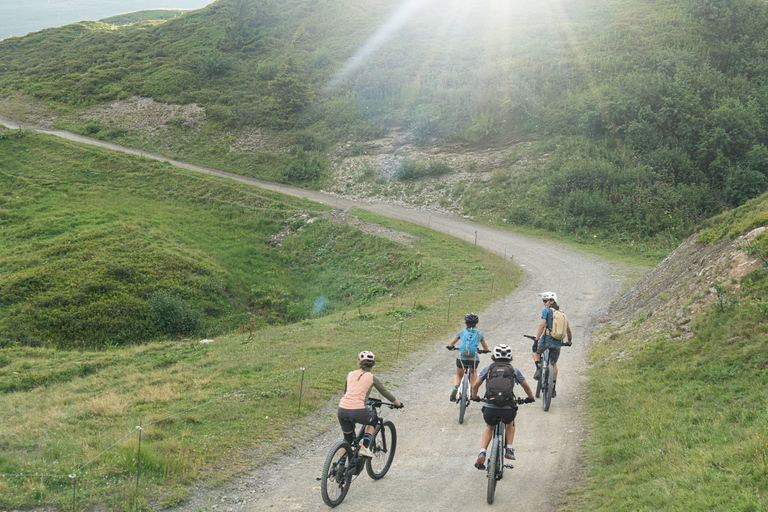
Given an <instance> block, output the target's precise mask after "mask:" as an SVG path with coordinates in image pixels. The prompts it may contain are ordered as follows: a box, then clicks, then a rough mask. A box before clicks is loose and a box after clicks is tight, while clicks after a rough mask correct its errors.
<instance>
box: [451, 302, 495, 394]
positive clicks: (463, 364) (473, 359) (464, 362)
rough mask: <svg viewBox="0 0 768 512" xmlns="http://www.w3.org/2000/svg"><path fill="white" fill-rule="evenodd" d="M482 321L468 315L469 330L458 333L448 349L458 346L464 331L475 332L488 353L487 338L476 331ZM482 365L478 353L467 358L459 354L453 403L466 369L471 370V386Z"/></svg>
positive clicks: (473, 315) (470, 314)
mask: <svg viewBox="0 0 768 512" xmlns="http://www.w3.org/2000/svg"><path fill="white" fill-rule="evenodd" d="M479 321H480V317H478V316H477V315H476V314H474V313H467V315H466V316H465V317H464V323H465V324H466V326H467V328H466V329H464V330H462V331H459V332H458V333H456V336H455V337H454V338H453V339H452V340H451V342H450V343H448V346H447V347H446V348H447V349H449V350H451V349H453V347H454V346H456V343H458V342H459V340H460V339H461V335H462V333H463V332H464V331H473V330H474V332H476V333H477V336H478V340H479V341H478V344H479V345H482V346H483V350H485V351H486V352H488V344H487V343H486V342H485V336H483V333H481V332H480V331H478V330H477V329H475V327H476V326H477V324H478V322H479ZM479 365H480V359H479V358H478V356H477V353H475V354H473V355H472V356H469V357H465V356H462V355H461V354H459V357H457V358H456V376H455V377H454V378H453V391H451V398H450V400H451V402H455V401H456V395H457V393H458V391H459V384H461V379H462V378H463V377H464V368H467V369H468V370H469V382H470V385H472V384H474V383H475V380H477V375H476V374H477V367H478V366H479Z"/></svg>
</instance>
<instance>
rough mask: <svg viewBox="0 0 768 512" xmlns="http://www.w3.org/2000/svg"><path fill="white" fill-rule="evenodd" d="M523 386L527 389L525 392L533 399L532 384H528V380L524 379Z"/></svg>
mask: <svg viewBox="0 0 768 512" xmlns="http://www.w3.org/2000/svg"><path fill="white" fill-rule="evenodd" d="M520 385H521V386H523V389H524V390H525V393H526V394H527V395H528V398H530V399H531V400H533V391H531V386H529V385H528V381H525V380H524V381H523V382H522V383H521V384H520Z"/></svg>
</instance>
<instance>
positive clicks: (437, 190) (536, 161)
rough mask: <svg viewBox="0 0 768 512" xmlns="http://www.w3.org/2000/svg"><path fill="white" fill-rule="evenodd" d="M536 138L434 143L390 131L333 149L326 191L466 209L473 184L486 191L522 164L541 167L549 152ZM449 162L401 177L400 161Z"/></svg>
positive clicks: (360, 198)
mask: <svg viewBox="0 0 768 512" xmlns="http://www.w3.org/2000/svg"><path fill="white" fill-rule="evenodd" d="M534 148H535V143H534V142H531V141H523V140H516V139H508V140H501V141H496V142H495V143H493V144H487V145H482V146H480V145H477V144H469V143H450V142H435V143H433V144H430V145H426V146H420V145H416V144H413V143H412V142H410V141H409V138H408V135H407V133H405V132H404V131H402V130H391V131H390V132H389V133H388V134H387V135H386V136H384V137H381V138H379V139H375V140H371V141H367V142H365V143H359V142H351V141H349V142H344V143H340V144H337V145H336V146H334V147H333V148H332V149H331V150H330V151H329V153H328V155H327V156H328V160H329V161H330V162H332V164H331V169H330V177H329V180H328V181H329V185H328V186H327V187H326V189H325V190H324V191H325V192H328V193H331V194H337V195H340V196H342V197H344V198H347V199H351V200H356V201H363V202H386V203H389V204H395V205H399V206H411V207H417V208H418V209H420V210H430V211H436V212H443V213H461V211H462V207H461V206H460V198H461V196H462V195H463V193H464V191H465V190H466V189H468V188H469V187H479V190H480V191H481V193H482V192H487V191H488V190H490V189H491V188H492V187H493V179H494V176H495V175H497V174H498V175H503V174H510V175H515V174H517V173H518V172H519V170H520V169H523V168H525V169H527V170H530V169H531V168H534V169H535V168H542V167H543V164H544V162H545V160H546V157H547V155H541V156H539V155H536V154H535V152H534ZM405 160H411V161H414V162H418V163H420V164H424V165H429V164H430V163H437V162H439V163H444V164H447V165H448V167H449V168H450V172H448V173H446V174H444V175H442V176H436V177H428V178H423V179H419V180H413V181H400V180H398V179H397V177H396V172H397V169H398V167H399V166H400V165H401V163H402V162H403V161H405Z"/></svg>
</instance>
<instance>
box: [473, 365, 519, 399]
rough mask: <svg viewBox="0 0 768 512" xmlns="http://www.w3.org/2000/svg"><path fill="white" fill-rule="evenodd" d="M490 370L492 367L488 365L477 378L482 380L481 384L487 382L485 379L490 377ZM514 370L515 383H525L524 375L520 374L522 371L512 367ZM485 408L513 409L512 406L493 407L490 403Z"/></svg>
mask: <svg viewBox="0 0 768 512" xmlns="http://www.w3.org/2000/svg"><path fill="white" fill-rule="evenodd" d="M490 369H491V365H488V366H486V367H485V368H483V369H482V370H481V371H480V373H479V374H478V376H477V378H478V379H480V382H483V381H484V380H485V378H486V377H487V376H488V371H489V370H490ZM512 369H513V370H515V383H517V384H522V383H523V382H525V377H523V374H522V373H520V370H518V369H517V368H515V367H514V366H513V367H512ZM512 387H513V388H514V387H515V385H514V384H512ZM485 407H488V408H489V409H511V408H512V406H511V405H504V406H502V407H499V406H498V405H493V404H489V403H486V404H485Z"/></svg>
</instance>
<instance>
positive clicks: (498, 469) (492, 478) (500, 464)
mask: <svg viewBox="0 0 768 512" xmlns="http://www.w3.org/2000/svg"><path fill="white" fill-rule="evenodd" d="M475 400H476V401H478V402H485V401H486V400H485V398H476V399H475ZM525 400H526V399H525V398H515V403H516V404H518V405H519V404H524V403H526V401H525ZM486 411H487V409H486ZM506 446H507V435H506V425H505V423H504V422H503V421H499V422H498V423H497V424H496V426H495V427H494V430H493V437H492V438H491V442H490V443H489V444H488V456H487V457H486V459H485V461H486V465H485V470H486V472H487V474H488V490H487V491H486V495H485V497H486V499H487V500H488V504H489V505H490V504H492V503H493V499H494V496H495V495H496V482H498V481H499V480H501V479H502V477H503V476H504V468H509V469H512V468H514V467H515V466H513V465H512V464H504V451H505V448H506ZM481 469H482V466H481Z"/></svg>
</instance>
